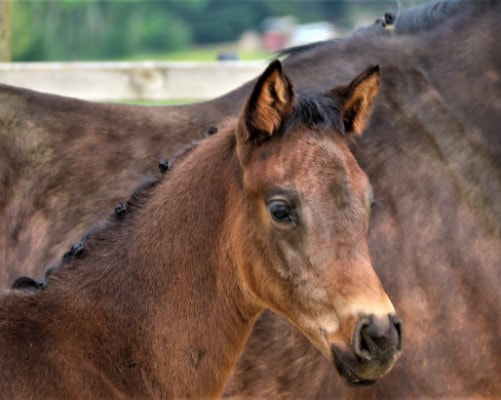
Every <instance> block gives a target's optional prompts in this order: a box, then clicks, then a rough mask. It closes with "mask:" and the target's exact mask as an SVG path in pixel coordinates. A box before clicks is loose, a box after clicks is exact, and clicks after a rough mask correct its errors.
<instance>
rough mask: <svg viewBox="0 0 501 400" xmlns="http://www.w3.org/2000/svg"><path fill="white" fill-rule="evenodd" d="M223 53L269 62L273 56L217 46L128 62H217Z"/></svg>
mask: <svg viewBox="0 0 501 400" xmlns="http://www.w3.org/2000/svg"><path fill="white" fill-rule="evenodd" d="M222 52H234V53H236V54H237V55H238V57H239V59H240V60H245V61H248V60H268V59H270V58H271V57H272V55H271V54H269V53H266V52H265V51H244V50H238V49H237V48H236V47H235V46H231V45H215V46H204V47H193V48H189V49H185V50H179V51H173V52H169V53H164V54H158V53H156V54H136V55H134V56H133V57H129V58H127V61H140V60H151V61H216V60H217V55H218V54H219V53H222Z"/></svg>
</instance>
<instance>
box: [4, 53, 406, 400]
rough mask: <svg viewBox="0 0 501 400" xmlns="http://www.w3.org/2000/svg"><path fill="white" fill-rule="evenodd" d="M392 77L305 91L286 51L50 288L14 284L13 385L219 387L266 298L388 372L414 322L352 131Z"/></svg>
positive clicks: (361, 369) (365, 364)
mask: <svg viewBox="0 0 501 400" xmlns="http://www.w3.org/2000/svg"><path fill="white" fill-rule="evenodd" d="M378 87H379V70H378V68H370V69H369V70H367V71H366V72H364V73H362V74H361V75H360V76H359V77H357V78H356V79H355V80H354V81H353V82H352V83H351V84H349V85H347V86H344V87H338V88H334V89H332V90H329V91H327V92H326V93H325V94H319V95H306V94H300V95H298V94H296V93H294V91H293V88H292V85H291V83H290V81H289V80H288V78H287V77H286V76H285V75H284V74H283V72H282V69H281V65H280V62H279V61H274V62H273V63H271V64H270V66H269V67H268V68H267V69H266V71H265V72H264V73H263V75H262V76H261V77H260V78H259V79H258V82H257V84H256V87H255V88H254V90H253V92H252V94H251V96H250V98H249V100H248V102H247V104H246V106H245V108H244V110H243V113H242V115H241V117H240V118H239V119H236V118H235V119H233V120H231V121H229V122H227V124H226V127H224V128H223V129H222V132H221V133H220V134H218V135H216V136H213V137H210V138H208V139H206V140H204V141H203V142H200V143H199V144H198V145H197V147H196V148H193V149H192V150H191V151H190V152H189V153H188V154H185V155H184V157H183V158H182V159H181V160H179V161H178V162H177V163H176V165H175V166H174V169H173V170H172V171H171V172H169V174H168V175H169V177H168V179H159V180H158V181H155V182H154V184H151V185H150V188H149V190H147V191H146V190H143V191H140V192H136V193H135V195H134V197H133V198H132V199H131V200H129V201H128V202H127V206H125V205H124V207H122V208H121V209H119V210H117V211H116V212H115V215H114V216H112V217H111V219H110V220H109V221H108V223H107V224H104V226H101V227H100V228H97V229H95V230H94V232H93V233H92V234H91V235H88V236H87V237H86V238H85V245H83V244H82V246H84V247H82V248H80V249H79V251H78V252H76V251H73V253H71V256H70V255H68V256H67V257H65V259H64V263H63V264H62V265H60V266H59V267H56V268H53V269H52V270H51V271H50V273H49V274H48V275H47V276H46V278H47V279H46V282H45V286H44V288H43V290H39V289H37V288H29V287H28V288H25V289H11V290H10V291H4V293H0V364H1V365H2V368H1V369H0V394H1V397H2V398H5V399H7V398H8V399H16V398H19V399H26V398H33V397H37V398H42V399H57V398H59V399H74V398H77V397H78V398H88V399H96V398H117V399H118V398H120V399H146V398H147V399H165V398H205V397H211V398H212V397H215V396H219V395H221V393H222V391H223V385H224V382H225V381H226V380H227V379H228V377H229V375H230V372H231V369H232V368H233V366H234V365H235V364H236V362H237V360H238V356H239V355H240V352H241V350H242V348H243V345H244V343H245V340H246V339H247V336H248V334H249V333H250V330H251V327H252V325H253V323H254V321H255V320H256V318H257V317H258V315H259V314H260V313H261V312H262V311H263V309H264V308H265V307H268V308H271V309H273V310H275V311H277V312H279V313H281V314H282V315H285V316H287V318H288V319H289V320H290V321H291V322H293V323H294V324H295V325H296V326H297V327H298V328H299V329H300V330H301V331H302V332H303V333H304V334H305V335H307V336H308V338H309V339H310V340H311V342H312V343H313V344H314V345H315V346H316V347H317V348H318V349H319V350H320V351H321V352H322V353H323V354H324V355H325V356H326V357H327V359H329V360H331V361H334V362H335V365H336V367H337V369H338V370H339V371H340V373H341V374H343V376H344V377H345V378H346V379H347V380H348V381H349V382H351V383H352V384H357V385H361V384H367V383H372V382H374V381H375V380H377V379H379V378H381V377H382V376H384V375H385V374H386V373H387V372H388V371H389V370H390V369H391V367H392V366H393V364H394V363H395V361H396V359H397V358H398V355H399V354H400V350H401V341H402V335H401V333H402V329H401V325H402V324H401V322H400V320H399V319H398V317H397V316H396V315H395V310H394V308H393V305H392V304H391V302H390V301H389V299H388V297H387V295H386V293H385V292H384V290H383V288H382V286H381V283H380V282H379V280H378V278H377V277H376V274H375V273H374V271H373V269H372V266H371V260H370V256H369V247H368V242H367V232H368V224H369V214H370V204H371V202H372V191H371V187H370V184H369V181H368V179H367V176H366V175H365V174H364V173H363V171H362V170H361V169H360V167H359V166H358V164H357V162H356V161H355V158H354V157H353V155H352V154H351V153H350V150H349V148H348V146H347V143H346V139H347V138H348V137H350V136H351V135H353V134H360V133H361V131H362V129H363V127H364V126H365V124H366V121H367V119H368V116H369V114H370V112H371V109H372V102H373V98H374V96H375V95H376V93H377V91H378ZM208 166H210V168H207V167H208ZM201 204H204V207H201V206H200V205H201ZM25 282H26V280H25Z"/></svg>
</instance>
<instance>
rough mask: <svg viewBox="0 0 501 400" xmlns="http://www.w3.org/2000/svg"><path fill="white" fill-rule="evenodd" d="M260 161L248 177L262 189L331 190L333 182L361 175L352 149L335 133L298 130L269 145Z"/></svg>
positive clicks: (340, 181)
mask: <svg viewBox="0 0 501 400" xmlns="http://www.w3.org/2000/svg"><path fill="white" fill-rule="evenodd" d="M258 158H259V159H258V160H257V161H258V162H257V163H255V164H254V167H252V168H251V171H248V172H250V174H249V175H248V177H249V178H250V180H251V181H254V182H253V183H255V184H257V185H258V186H260V187H261V190H267V189H269V188H270V187H275V186H283V187H294V188H296V189H298V190H300V191H303V190H305V191H308V190H313V189H315V188H318V190H320V189H321V188H322V187H324V188H326V190H327V187H328V186H330V185H332V184H333V183H337V184H340V183H347V182H348V180H350V179H351V177H352V176H354V175H355V176H356V175H358V165H357V164H356V162H354V159H353V156H352V155H351V153H350V151H349V149H348V146H347V145H346V143H345V141H344V139H343V138H342V137H341V136H340V135H338V134H336V133H334V132H326V133H324V132H313V133H311V132H304V131H301V130H300V129H298V130H297V131H294V132H291V133H290V135H288V136H287V137H285V138H281V139H279V140H277V141H275V142H274V143H273V142H272V141H270V143H267V144H266V145H265V146H263V148H262V149H261V151H260V155H259V157H258ZM353 169H354V170H353ZM352 170H353V171H352ZM258 181H260V182H261V183H262V185H261V184H259V183H258Z"/></svg>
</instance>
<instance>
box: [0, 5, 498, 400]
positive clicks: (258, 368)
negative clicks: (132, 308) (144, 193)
mask: <svg viewBox="0 0 501 400" xmlns="http://www.w3.org/2000/svg"><path fill="white" fill-rule="evenodd" d="M458 4H459V3H458ZM458 4H452V5H450V6H449V5H447V4H446V5H445V6H443V9H441V8H440V7H435V8H434V11H436V12H437V13H436V14H430V13H428V11H429V9H428V10H427V9H424V10H422V11H421V13H419V12H413V14H412V15H411V14H407V15H410V16H411V17H412V18H410V19H411V20H412V24H410V25H409V26H410V28H406V25H405V21H406V16H405V15H404V16H403V17H399V18H397V22H396V29H395V30H393V31H386V30H384V29H382V28H374V29H371V30H370V31H361V32H358V33H356V34H355V35H353V36H352V37H351V38H348V39H346V40H342V41H335V42H332V43H326V44H322V45H318V46H316V47H313V48H311V49H309V50H305V51H301V52H299V53H297V54H294V55H292V56H291V57H289V58H288V59H287V60H285V62H284V69H285V71H286V72H287V73H288V75H290V76H291V80H292V81H293V83H294V84H295V85H296V86H298V87H304V86H312V85H317V86H319V87H332V86H335V85H336V84H340V83H342V82H344V81H348V80H350V79H351V78H352V77H353V75H354V71H357V70H361V69H363V68H365V67H367V66H368V65H372V64H379V65H380V66H381V70H382V87H381V93H380V95H379V96H378V101H377V103H376V111H375V115H377V117H376V118H373V120H372V121H371V124H370V126H369V128H368V130H367V132H366V134H365V136H364V138H363V139H362V140H361V141H359V142H358V144H357V147H356V149H355V150H356V154H355V155H356V157H357V159H358V160H359V162H360V164H361V165H362V167H363V169H364V170H365V171H366V172H367V174H368V175H369V177H370V179H371V181H372V183H373V186H374V192H375V197H376V200H377V201H378V202H379V204H380V207H377V208H376V210H375V212H374V216H373V220H372V222H371V227H370V236H369V240H370V241H369V243H370V247H371V249H372V252H373V256H374V264H375V268H376V270H377V272H378V274H379V276H380V277H381V280H382V282H383V285H384V286H385V288H386V289H387V291H388V293H389V294H390V296H391V298H392V300H393V302H394V304H395V305H396V309H397V311H398V312H399V314H400V316H401V317H402V319H403V320H404V322H405V323H406V328H407V329H406V332H407V334H406V346H405V348H404V350H405V351H404V354H403V357H402V359H401V360H400V362H399V363H398V364H397V366H396V367H395V369H394V371H392V372H391V373H390V374H389V375H388V376H387V377H385V378H384V379H382V380H381V381H380V382H379V383H378V384H376V385H374V386H373V387H370V388H367V389H364V390H362V391H360V389H357V390H355V389H350V388H348V387H346V386H345V385H343V384H342V383H341V381H340V380H339V379H338V378H337V377H336V372H335V369H334V368H332V365H331V364H330V363H328V362H326V361H324V360H323V358H322V357H321V355H320V354H319V352H318V351H317V350H316V349H315V348H313V347H312V346H311V345H310V344H309V343H308V342H307V341H306V340H304V339H303V337H302V336H301V335H300V334H299V333H298V332H297V331H296V330H295V329H294V328H292V327H290V326H289V324H288V323H286V322H285V321H284V320H282V319H280V318H278V317H275V316H272V315H271V314H268V313H264V314H263V316H262V317H261V319H260V320H259V321H258V322H257V323H256V326H255V330H254V333H253V334H252V335H251V337H250V340H249V342H248V345H247V347H246V350H245V352H244V354H243V356H242V359H241V361H240V363H239V365H238V366H237V369H236V372H235V375H234V377H233V379H232V381H231V383H230V385H229V386H228V388H227V391H226V393H227V394H228V395H234V396H242V397H245V396H248V397H252V396H262V397H266V396H268V397H270V396H273V395H275V396H277V397H280V396H282V397H293V396H296V397H301V398H315V397H329V396H330V397H333V396H339V397H343V398H349V397H356V398H375V397H377V398H382V397H385V398H388V397H397V398H403V397H406V396H408V397H440V396H442V397H467V396H482V395H483V396H489V395H490V396H495V395H499V393H500V392H501V381H500V379H499V377H498V375H499V374H498V369H497V366H499V365H500V363H501V361H500V360H501V354H500V353H501V348H500V345H499V341H498V337H499V334H498V332H500V331H501V327H500V321H501V315H500V312H501V307H500V304H501V298H500V293H499V290H498V288H499V285H500V277H499V265H500V264H501V251H500V248H501V240H500V231H501V222H500V221H501V209H500V207H501V204H500V203H499V201H497V199H499V198H500V196H501V174H500V170H501V166H500V161H499V160H500V158H501V143H500V141H501V139H500V135H499V132H498V127H499V126H501V121H500V119H501V113H500V104H499V98H500V93H501V87H500V82H501V78H500V73H499V71H501V58H500V57H501V55H500V53H499V51H498V48H499V46H498V43H499V40H500V38H501V32H500V29H501V27H500V26H499V24H498V21H499V18H500V15H501V5H500V4H499V3H496V2H472V3H464V2H460V7H458ZM430 15H431V17H430ZM399 21H402V22H399ZM423 26H424V27H426V30H421V29H420V27H423ZM251 87H252V86H251V85H245V86H244V87H242V88H240V89H238V90H237V91H234V92H232V93H230V94H228V95H227V96H223V97H222V98H219V99H216V100H214V101H211V102H207V103H202V104H198V105H191V106H185V107H172V108H143V107H132V106H109V105H100V104H92V103H85V102H80V101H76V100H70V99H64V98H58V97H53V96H47V95H42V94H36V93H33V92H28V91H23V90H19V89H15V88H8V87H2V90H0V137H1V141H0V146H1V147H0V149H1V153H0V154H1V156H0V185H2V186H1V189H0V190H2V196H1V197H0V207H1V208H0V212H1V213H2V214H1V215H2V221H3V222H4V223H3V224H2V225H1V226H0V240H1V241H0V243H1V246H2V247H1V251H0V254H1V255H2V258H3V259H2V261H1V262H2V270H1V271H0V274H3V275H0V276H1V279H0V282H1V284H3V285H4V286H7V285H9V284H11V283H12V281H13V280H14V278H16V277H17V276H18V275H21V274H28V275H35V276H40V274H41V271H42V269H43V268H44V267H45V265H46V264H47V263H49V262H54V261H55V260H56V257H58V254H60V253H61V252H62V251H63V250H65V249H66V248H67V247H68V246H70V245H71V244H72V243H74V242H75V241H76V240H77V239H78V238H79V236H80V234H81V232H82V231H83V230H84V229H85V227H86V226H88V225H89V224H90V223H92V221H94V220H95V219H96V217H103V216H104V215H105V214H106V213H107V210H108V209H109V207H110V206H112V205H113V204H114V203H115V202H117V201H119V200H120V198H121V197H122V196H123V195H124V194H125V193H126V192H127V191H128V190H129V188H130V187H131V186H133V182H134V181H135V180H136V175H135V174H149V173H150V171H151V170H152V169H153V168H155V166H154V165H155V163H156V160H157V159H158V158H159V157H160V156H161V155H165V154H167V155H168V154H169V153H171V152H174V151H175V150H176V149H177V148H179V147H182V146H183V145H186V144H187V143H189V142H190V141H191V140H192V139H193V138H198V137H202V136H203V134H204V133H205V131H206V130H207V129H208V128H209V127H210V126H212V125H215V126H217V124H218V121H219V119H220V118H222V117H225V116H227V115H229V114H231V113H233V112H234V111H235V110H236V108H238V107H240V106H241V105H242V103H243V99H244V98H245V94H247V93H249V91H250V89H251ZM195 121H196V123H195ZM204 121H205V122H204ZM147 132H148V133H147ZM106 149H108V150H109V151H108V150H106ZM54 228H56V229H54ZM32 265H38V266H39V268H40V269H39V270H31V269H30V266H32ZM299 356H301V357H302V358H301V361H298V360H300V358H299ZM291 360H296V361H295V362H292V361H291Z"/></svg>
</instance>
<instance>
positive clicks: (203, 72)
mask: <svg viewBox="0 0 501 400" xmlns="http://www.w3.org/2000/svg"><path fill="white" fill-rule="evenodd" d="M265 66H266V62H265V61H245V62H244V61H218V62H149V61H145V62H76V63H45V62H44V63H0V83H6V84H8V85H14V86H20V87H25V88H29V89H34V90H38V91H41V92H47V93H55V94H59V95H63V96H70V97H77V98H81V99H87V100H98V101H99V100H103V101H104V100H125V99H126V100H179V99H209V98H213V97H216V96H219V95H221V94H224V93H226V92H228V91H229V90H232V89H234V88H236V87H238V86H240V85H241V84H243V83H244V82H246V81H248V80H250V79H252V78H254V77H256V76H257V75H259V73H261V72H262V71H263V69H264V68H265Z"/></svg>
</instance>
